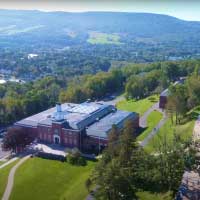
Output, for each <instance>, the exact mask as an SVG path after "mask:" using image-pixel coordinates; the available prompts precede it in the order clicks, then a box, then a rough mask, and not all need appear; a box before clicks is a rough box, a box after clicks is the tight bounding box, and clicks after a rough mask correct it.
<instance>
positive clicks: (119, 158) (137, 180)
mask: <svg viewBox="0 0 200 200" xmlns="http://www.w3.org/2000/svg"><path fill="white" fill-rule="evenodd" d="M135 138H136V135H135V131H134V128H133V124H132V122H131V121H127V122H126V124H125V127H124V130H123V133H121V132H120V131H119V130H118V129H117V128H116V127H115V126H113V128H112V130H111V132H110V134H109V142H108V147H107V148H106V150H104V152H103V154H102V158H101V159H100V160H99V162H98V163H97V165H96V167H95V169H94V171H93V173H92V176H91V177H90V178H89V179H88V180H87V181H86V187H87V188H88V190H89V191H91V190H92V188H91V186H92V185H96V190H95V192H94V196H95V199H107V200H113V199H118V200H123V199H124V200H129V199H130V200H133V199H137V192H138V191H143V190H144V191H150V192H160V191H162V192H167V191H171V192H172V196H174V195H175V194H176V192H177V189H178V187H179V185H180V182H181V179H182V175H183V172H184V170H185V169H186V168H188V169H189V168H191V167H193V165H194V163H195V159H194V157H195V151H194V149H193V148H192V147H191V145H188V144H185V143H183V142H182V141H181V139H180V137H178V136H177V135H175V137H174V139H173V142H172V143H171V144H169V143H167V142H166V140H164V139H163V141H162V144H161V145H160V146H159V147H158V149H157V153H156V154H150V153H148V152H145V151H144V149H143V148H142V147H140V146H138V144H137V142H136V139H135ZM186 147H187V151H186V150H185V148H186ZM188 158H190V159H188Z"/></svg>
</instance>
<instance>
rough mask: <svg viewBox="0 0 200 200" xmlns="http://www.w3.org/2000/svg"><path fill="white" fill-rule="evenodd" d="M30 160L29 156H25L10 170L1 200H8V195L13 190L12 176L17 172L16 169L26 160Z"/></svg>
mask: <svg viewBox="0 0 200 200" xmlns="http://www.w3.org/2000/svg"><path fill="white" fill-rule="evenodd" d="M29 158H30V155H27V156H25V157H23V158H22V159H21V160H20V161H19V162H18V163H17V164H16V165H15V166H14V167H13V168H12V169H11V170H10V173H9V176H8V183H7V186H6V190H5V192H4V194H3V198H2V200H9V197H10V194H11V192H12V188H13V183H14V176H15V172H16V170H17V168H18V167H19V166H20V165H21V164H22V163H23V162H25V161H26V160H27V159H29Z"/></svg>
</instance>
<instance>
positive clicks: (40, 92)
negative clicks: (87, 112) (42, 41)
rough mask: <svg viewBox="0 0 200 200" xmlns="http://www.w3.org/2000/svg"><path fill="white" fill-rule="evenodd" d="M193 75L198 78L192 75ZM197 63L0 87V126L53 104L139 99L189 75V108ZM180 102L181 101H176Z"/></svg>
mask: <svg viewBox="0 0 200 200" xmlns="http://www.w3.org/2000/svg"><path fill="white" fill-rule="evenodd" d="M194 73H196V74H198V77H197V78H196V77H195V76H194V77H193V76H192V75H193V74H194ZM199 73H200V61H199V60H191V61H179V62H156V63H152V64H132V65H128V66H124V67H121V68H118V69H112V70H110V71H109V72H99V73H97V74H96V75H81V76H76V77H74V78H70V79H67V78H66V77H52V76H51V77H50V76H49V77H45V78H43V79H40V80H37V81H35V82H30V83H26V84H20V83H18V84H16V83H9V84H6V85H0V124H1V126H5V125H9V124H12V123H13V122H15V121H17V120H20V119H22V118H24V117H27V116H30V115H33V114H35V113H38V112H40V111H43V110H45V109H47V108H49V107H52V106H54V105H55V103H56V102H58V101H60V102H76V103H80V102H84V101H86V100H87V99H91V100H101V99H102V98H103V97H105V96H108V95H109V96H110V95H112V94H113V93H114V92H125V94H126V98H128V99H142V98H144V97H146V96H149V95H151V94H159V93H160V92H161V91H162V90H163V89H165V88H167V87H168V86H169V85H170V84H171V83H172V82H174V81H175V80H177V79H178V78H179V77H181V76H191V78H190V79H189V81H190V80H192V82H194V83H195V84H189V85H190V87H189V86H188V90H187V92H186V94H187V95H186V97H187V99H188V102H187V103H188V108H192V107H194V106H196V105H199V103H200V99H199V97H198V95H197V97H196V96H195V93H196V94H199V92H200V88H199V86H200V82H199ZM179 102H180V101H179Z"/></svg>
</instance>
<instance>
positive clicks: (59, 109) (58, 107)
mask: <svg viewBox="0 0 200 200" xmlns="http://www.w3.org/2000/svg"><path fill="white" fill-rule="evenodd" d="M56 111H57V112H62V108H61V104H60V103H57V104H56Z"/></svg>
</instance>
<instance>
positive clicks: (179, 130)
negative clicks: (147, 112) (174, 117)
mask: <svg viewBox="0 0 200 200" xmlns="http://www.w3.org/2000/svg"><path fill="white" fill-rule="evenodd" d="M194 123H195V119H191V120H189V121H186V122H185V123H183V124H180V125H175V124H172V122H171V120H170V119H168V120H167V122H166V123H165V124H164V125H163V127H161V128H160V130H159V132H158V133H157V134H156V135H155V136H154V137H153V138H152V139H151V140H150V141H149V143H148V144H147V145H146V146H145V150H146V151H148V152H155V151H156V149H157V148H158V146H159V144H161V143H162V141H163V140H164V138H166V140H167V142H168V143H170V142H172V140H173V138H174V133H176V134H178V135H180V136H181V138H182V139H183V140H184V141H187V140H190V139H191V137H192V134H193V129H194Z"/></svg>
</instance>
